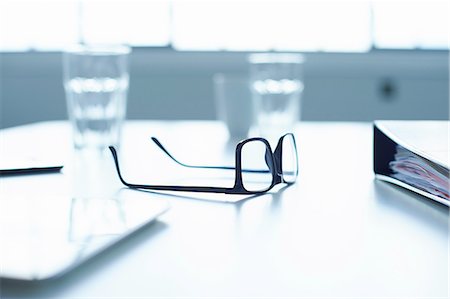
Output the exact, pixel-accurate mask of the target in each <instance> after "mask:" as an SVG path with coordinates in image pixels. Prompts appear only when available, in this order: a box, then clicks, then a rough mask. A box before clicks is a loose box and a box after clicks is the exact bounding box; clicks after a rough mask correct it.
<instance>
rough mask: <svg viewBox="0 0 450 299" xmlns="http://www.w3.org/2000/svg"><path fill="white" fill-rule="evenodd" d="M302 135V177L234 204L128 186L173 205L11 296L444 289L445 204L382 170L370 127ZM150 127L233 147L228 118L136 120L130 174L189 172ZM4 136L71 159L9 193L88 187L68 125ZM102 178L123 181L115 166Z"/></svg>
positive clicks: (197, 159) (16, 285)
mask: <svg viewBox="0 0 450 299" xmlns="http://www.w3.org/2000/svg"><path fill="white" fill-rule="evenodd" d="M295 134H296V139H297V143H298V148H299V155H300V176H299V179H298V182H297V183H296V184H295V185H293V186H291V187H288V188H285V189H282V190H278V192H277V190H274V191H273V192H270V193H268V194H265V195H263V196H259V197H253V198H250V199H247V200H241V201H238V202H236V203H232V202H220V201H217V199H218V198H216V197H213V196H211V197H210V196H209V195H205V194H199V195H198V198H196V197H197V195H195V194H194V195H192V194H188V195H186V194H182V193H178V194H173V195H172V194H159V193H143V192H140V191H127V192H137V193H136V194H138V193H139V196H147V197H148V199H149V200H154V199H157V198H158V199H164V200H167V201H168V202H169V204H170V206H171V209H170V210H169V211H168V212H166V213H165V214H163V215H162V216H160V217H159V219H158V220H157V221H156V222H154V223H153V224H151V225H149V226H147V227H145V229H143V230H141V231H139V232H138V233H136V234H134V235H133V236H132V237H130V238H128V239H127V240H125V241H124V242H121V243H119V244H117V245H116V246H114V247H113V248H111V249H109V250H107V251H106V252H104V253H103V254H101V255H100V256H98V257H96V258H94V259H92V260H90V261H88V262H86V263H85V264H83V265H81V266H80V267H78V268H77V269H75V270H74V271H71V272H69V273H68V274H66V275H64V276H62V277H61V278H58V279H55V280H49V281H44V282H41V283H31V284H30V283H22V282H12V281H2V285H1V298H19V297H20V298H94V297H95V298H97V297H102V298H156V297H158V298H164V297H195V298H201V297H204V298H212V297H252V298H255V297H257V298H259V297H265V298H268V297H270V298H283V297H289V298H313V297H314V298H318V297H320V298H324V297H325V298H335V297H340V298H368V297H370V298H381V297H383V298H384V297H389V298H392V297H396V298H413V297H422V298H432V297H437V298H447V297H448V295H449V217H448V215H449V214H448V213H449V212H448V208H446V207H444V206H441V205H439V204H437V203H434V202H431V201H429V200H427V199H424V198H422V197H419V196H416V195H414V194H411V193H410V192H406V191H403V190H400V189H399V188H397V187H395V186H392V185H389V184H387V183H384V182H378V181H375V180H374V176H373V173H372V128H371V124H369V123H308V122H305V123H301V124H300V125H299V126H298V127H297V130H296V132H295ZM152 135H154V136H158V137H160V138H161V140H162V141H164V143H166V144H167V147H168V148H170V149H172V150H173V152H174V154H176V156H177V157H179V158H180V160H183V161H186V162H192V163H201V164H206V163H216V162H219V161H220V160H221V159H222V158H223V157H225V156H229V155H230V147H229V146H227V144H226V141H225V138H226V133H225V130H224V128H223V127H222V126H221V125H220V124H218V123H215V122H200V121H199V122H158V121H129V122H128V123H127V124H126V127H125V131H124V140H123V147H122V150H123V152H122V159H123V163H124V167H125V168H126V169H128V173H129V174H128V176H129V177H130V180H131V179H136V178H138V177H139V176H140V175H141V176H145V177H146V180H152V178H161V177H162V178H164V177H165V178H171V177H173V176H174V175H175V174H174V173H173V172H176V171H177V170H178V169H179V168H178V166H176V165H174V164H173V163H172V162H171V161H168V159H167V158H166V157H165V156H164V155H163V154H162V153H161V152H160V151H158V150H157V149H156V147H155V146H154V145H153V144H151V143H150V142H149V141H148V140H149V136H152ZM1 136H2V137H1V147H2V150H3V151H4V152H18V151H22V152H27V151H30V150H32V151H33V152H34V153H36V154H37V155H51V156H53V157H55V156H56V157H58V156H59V157H60V158H61V159H62V160H64V161H65V163H66V167H65V169H64V171H63V173H62V174H59V175H40V176H31V177H30V176H28V177H25V176H23V177H13V178H7V179H4V178H2V179H1V181H0V183H1V189H0V192H1V193H2V194H0V195H6V194H10V193H15V194H16V195H17V194H19V195H23V196H29V197H32V196H33V195H35V194H40V195H42V196H69V195H70V193H71V192H76V191H77V190H73V188H70V186H71V185H70V183H69V182H68V180H69V178H70V177H71V175H72V172H73V171H74V169H75V168H74V167H75V166H74V164H73V162H71V158H70V157H71V144H70V133H69V127H68V125H67V123H65V122H45V123H38V124H32V125H27V126H21V127H17V128H11V129H6V130H3V131H2V135H1ZM200 144H201V145H208V146H206V149H204V150H203V151H202V150H200V149H201V147H200ZM144 157H145V158H144ZM136 159H143V160H145V162H139V163H137V162H136V161H137V160H136ZM156 173H159V175H156ZM181 173H182V172H181ZM105 178H107V179H108V180H111V184H112V185H113V186H118V185H117V182H116V181H115V180H117V179H116V178H115V173H112V175H111V176H105ZM113 181H114V183H113ZM55 183H56V185H55ZM25 185H26V186H29V187H28V188H24V187H23V186H25ZM50 185H52V186H53V187H52V188H49V186H50ZM55 186H56V187H55ZM176 195H178V196H176ZM205 199H213V200H205ZM224 199H225V200H227V197H221V198H219V200H224Z"/></svg>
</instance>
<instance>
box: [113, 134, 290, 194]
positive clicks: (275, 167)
mask: <svg viewBox="0 0 450 299" xmlns="http://www.w3.org/2000/svg"><path fill="white" fill-rule="evenodd" d="M287 136H292V141H293V147H294V153H295V158H296V159H295V160H296V170H295V179H294V180H293V181H292V182H289V181H286V180H285V179H284V176H283V169H282V153H283V140H284V138H286V137H287ZM152 140H153V141H154V142H155V143H156V144H157V145H158V147H159V148H160V149H162V150H163V151H164V152H165V153H166V154H167V155H168V156H169V157H170V158H171V159H172V160H174V161H175V162H177V163H178V164H180V165H182V166H185V167H192V168H207V169H228V170H235V180H234V186H233V187H207V186H176V185H143V184H132V183H128V182H126V181H125V179H124V178H123V177H122V173H121V171H120V167H119V159H118V155H117V151H116V149H115V148H114V147H113V146H109V149H110V151H111V154H112V156H113V159H114V164H115V166H116V171H117V174H118V176H119V179H120V181H121V182H122V184H124V185H125V186H127V187H129V188H132V189H145V190H157V191H184V192H207V193H225V194H241V195H252V194H262V193H266V192H267V191H269V190H270V189H272V188H273V187H274V186H275V185H278V184H281V183H285V184H288V185H292V184H294V183H295V182H296V180H297V177H298V153H297V145H296V141H295V137H294V134H292V133H286V134H284V135H283V136H281V137H280V138H279V139H278V143H277V146H276V147H275V151H272V148H271V146H270V144H269V142H268V141H267V139H265V138H263V137H252V138H248V139H244V140H242V141H240V142H239V143H238V144H237V145H236V149H235V167H229V166H195V165H187V164H184V163H181V162H179V161H178V160H177V159H175V158H174V157H173V156H172V155H171V154H170V153H169V151H167V150H166V149H165V147H164V146H163V145H162V144H161V143H160V142H159V140H158V139H156V138H155V137H152ZM254 141H260V142H262V143H263V144H264V145H265V146H266V153H265V155H266V157H265V161H266V164H267V166H268V167H269V170H248V169H242V148H243V146H244V145H245V144H247V143H249V142H254ZM268 153H270V155H269V156H268ZM268 157H270V159H268ZM269 164H270V165H269ZM242 172H252V173H271V174H272V182H271V184H270V185H269V186H268V187H267V188H266V189H263V190H258V191H251V190H247V189H246V188H245V187H244V183H243V180H242Z"/></svg>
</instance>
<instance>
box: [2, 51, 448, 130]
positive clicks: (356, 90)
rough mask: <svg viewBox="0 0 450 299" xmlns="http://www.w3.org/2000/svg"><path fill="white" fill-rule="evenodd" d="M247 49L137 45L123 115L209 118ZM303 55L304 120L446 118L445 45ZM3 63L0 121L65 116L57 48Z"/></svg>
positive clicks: (10, 56)
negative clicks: (224, 79)
mask: <svg viewBox="0 0 450 299" xmlns="http://www.w3.org/2000/svg"><path fill="white" fill-rule="evenodd" d="M246 55H247V54H246V53H228V52H219V53H212V52H196V53H192V52H175V51H172V50H165V49H160V50H155V49H135V50H134V52H133V54H132V57H131V67H130V73H131V81H130V93H129V103H128V113H127V117H128V118H130V119H213V118H214V117H215V107H214V100H213V85H212V75H213V74H214V73H216V72H233V73H246V72H247V64H246ZM306 58H307V63H306V65H305V86H306V89H305V93H304V102H303V111H302V118H303V119H305V120H343V121H344V120H350V121H370V120H373V119H448V118H449V72H448V70H449V60H448V59H449V58H448V52H445V51H436V52H434V51H432V52H430V51H428V52H427V51H383V52H382V51H379V52H378V51H375V52H371V53H367V54H325V53H314V54H312V53H311V54H306ZM0 67H1V82H0V83H1V87H0V88H1V99H0V112H1V113H0V126H1V127H9V126H14V125H20V124H24V123H29V122H35V121H41V120H53V119H65V118H66V107H65V100H64V92H63V87H62V79H61V78H62V72H61V54H60V53H36V52H30V53H1V54H0ZM386 89H388V90H389V89H391V90H392V92H391V93H389V92H388V93H386Z"/></svg>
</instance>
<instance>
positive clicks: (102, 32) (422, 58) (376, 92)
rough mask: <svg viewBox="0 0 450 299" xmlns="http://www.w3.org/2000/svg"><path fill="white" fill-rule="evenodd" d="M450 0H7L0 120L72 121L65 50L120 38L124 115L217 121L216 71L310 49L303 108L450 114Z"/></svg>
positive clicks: (351, 113) (0, 7) (343, 113)
mask: <svg viewBox="0 0 450 299" xmlns="http://www.w3.org/2000/svg"><path fill="white" fill-rule="evenodd" d="M449 28H450V4H449V2H448V1H433V0H431V1H430V0H422V1H399V0H395V1H369V0H361V1H280V0H266V1H256V0H255V1H252V0H240V1H231V0H228V1H224V0H211V1H206V0H205V1H191V0H153V1H152V0H149V1H143V0H114V1H111V0H109V1H107V0H0V67H1V73H0V75H1V77H0V96H1V99H0V112H1V114H0V116H1V118H0V126H1V127H3V128H4V127H10V126H15V125H20V124H25V123H30V122H35V121H43V120H56V119H66V118H67V112H66V102H65V95H64V89H63V84H62V62H61V50H62V49H64V48H65V47H67V46H69V45H71V44H74V43H124V44H128V45H130V46H132V47H133V52H132V55H131V61H130V89H129V96H128V108H127V110H128V111H127V118H128V119H215V118H216V110H215V102H214V99H213V98H214V90H213V81H212V78H213V75H214V74H216V73H220V72H225V73H233V74H246V73H247V72H248V62H247V56H248V54H249V53H253V52H268V51H270V52H277V51H280V52H294V53H297V52H298V53H302V54H304V55H305V57H306V63H305V65H304V81H305V82H304V84H305V90H304V95H303V103H302V112H301V117H302V119H304V120H317V121H322V120H324V121H328V120H330V121H334V120H338V121H371V120H374V119H448V118H449V35H450V33H449Z"/></svg>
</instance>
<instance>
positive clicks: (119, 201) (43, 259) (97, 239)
mask: <svg viewBox="0 0 450 299" xmlns="http://www.w3.org/2000/svg"><path fill="white" fill-rule="evenodd" d="M129 193H130V194H128V196H124V195H123V194H122V195H121V196H119V197H118V198H107V199H105V198H60V197H42V198H40V197H39V196H37V197H33V198H31V197H27V198H25V197H16V196H13V195H11V196H8V195H7V194H2V196H1V197H0V207H1V209H0V244H1V249H0V257H1V267H0V276H1V277H2V278H8V279H18V280H44V279H49V278H54V277H58V276H60V275H62V274H64V273H66V272H67V271H69V270H70V269H72V268H74V267H76V266H77V265H79V264H81V263H83V262H84V261H86V260H87V259H89V258H91V257H92V256H94V255H96V254H98V253H100V252H101V251H102V250H104V249H106V248H108V247H110V246H113V245H114V244H115V243H117V242H118V241H120V240H121V239H124V238H125V237H126V236H128V235H130V234H132V233H133V232H135V231H137V230H138V229H139V228H142V227H143V226H145V225H147V224H148V223H150V222H151V221H153V220H154V219H155V218H156V217H158V216H159V215H161V214H162V213H163V212H165V211H166V210H167V209H168V204H167V202H166V201H165V200H162V199H152V198H149V197H148V196H142V195H139V193H137V192H129Z"/></svg>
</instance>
